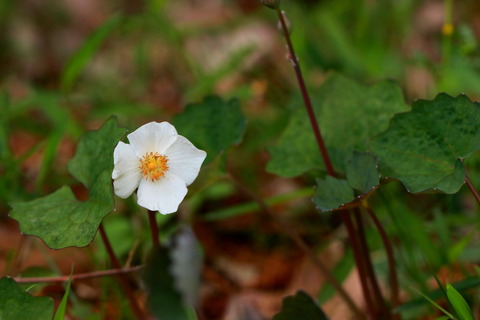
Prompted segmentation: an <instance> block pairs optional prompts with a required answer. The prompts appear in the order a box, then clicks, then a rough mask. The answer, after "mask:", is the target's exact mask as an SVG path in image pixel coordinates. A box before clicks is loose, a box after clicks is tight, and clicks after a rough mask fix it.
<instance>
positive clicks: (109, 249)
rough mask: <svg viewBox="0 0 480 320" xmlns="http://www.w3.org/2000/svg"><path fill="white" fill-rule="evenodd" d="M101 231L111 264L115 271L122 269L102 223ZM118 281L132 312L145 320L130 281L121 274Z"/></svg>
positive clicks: (138, 318) (136, 316)
mask: <svg viewBox="0 0 480 320" xmlns="http://www.w3.org/2000/svg"><path fill="white" fill-rule="evenodd" d="M98 230H99V231H100V235H101V237H102V240H103V244H104V245H105V249H106V250H107V253H108V256H109V258H110V262H111V264H112V265H113V267H114V268H115V269H121V268H122V267H121V265H120V262H119V261H118V258H117V256H116V255H115V252H114V251H113V247H112V244H111V243H110V240H109V239H108V236H107V233H106V232H105V228H104V227H103V224H102V223H100V226H99V228H98ZM117 279H118V281H119V283H120V285H121V286H122V289H123V292H124V293H125V294H126V296H127V298H128V302H129V304H130V308H131V309H132V312H133V314H134V316H135V318H136V319H137V320H142V319H145V316H144V314H143V312H142V310H141V309H140V307H139V306H138V304H137V300H136V299H135V297H134V295H133V291H132V288H131V287H130V285H129V283H128V279H127V278H126V277H125V274H122V273H119V274H117Z"/></svg>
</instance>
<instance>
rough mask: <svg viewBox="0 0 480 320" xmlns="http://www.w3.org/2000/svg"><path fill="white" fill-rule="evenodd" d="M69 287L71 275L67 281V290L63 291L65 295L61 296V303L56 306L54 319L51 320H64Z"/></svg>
mask: <svg viewBox="0 0 480 320" xmlns="http://www.w3.org/2000/svg"><path fill="white" fill-rule="evenodd" d="M72 271H73V269H72ZM71 285H72V275H71V274H70V279H68V282H67V288H66V289H65V294H64V295H63V298H62V301H61V302H60V304H59V305H58V308H57V312H55V317H54V318H53V320H64V319H65V312H66V311H67V303H68V295H69V294H70V287H71Z"/></svg>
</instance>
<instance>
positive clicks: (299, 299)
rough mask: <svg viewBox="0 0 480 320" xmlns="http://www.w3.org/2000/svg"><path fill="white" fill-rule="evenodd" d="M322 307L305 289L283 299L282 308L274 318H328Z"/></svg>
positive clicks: (284, 319) (309, 319)
mask: <svg viewBox="0 0 480 320" xmlns="http://www.w3.org/2000/svg"><path fill="white" fill-rule="evenodd" d="M327 319H328V318H327V316H326V315H325V313H323V311H322V309H320V307H318V306H317V305H316V304H315V301H313V299H312V298H311V297H310V296H309V295H308V294H306V293H305V292H303V291H299V292H297V294H296V295H294V296H289V297H286V298H285V299H283V304H282V310H280V312H279V313H277V314H276V315H275V316H274V317H273V320H327Z"/></svg>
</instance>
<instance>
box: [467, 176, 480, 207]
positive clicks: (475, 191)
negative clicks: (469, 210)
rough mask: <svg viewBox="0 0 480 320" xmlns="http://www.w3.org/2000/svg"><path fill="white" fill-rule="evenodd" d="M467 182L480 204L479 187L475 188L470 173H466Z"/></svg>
mask: <svg viewBox="0 0 480 320" xmlns="http://www.w3.org/2000/svg"><path fill="white" fill-rule="evenodd" d="M465 183H466V184H467V186H468V189H470V192H471V193H472V195H473V197H474V198H475V200H476V201H477V203H478V204H479V205H480V194H479V193H478V191H477V189H475V186H474V185H473V183H472V180H470V178H469V177H468V175H465Z"/></svg>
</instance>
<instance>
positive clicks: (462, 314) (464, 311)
mask: <svg viewBox="0 0 480 320" xmlns="http://www.w3.org/2000/svg"><path fill="white" fill-rule="evenodd" d="M447 297H448V301H450V303H451V305H452V307H453V309H455V312H456V313H457V315H458V318H459V320H474V319H473V313H472V310H471V309H470V307H469V306H468V304H467V302H466V301H465V299H464V298H463V297H462V295H461V294H460V293H459V292H458V291H457V290H456V289H455V288H454V287H453V286H452V285H451V284H450V283H447Z"/></svg>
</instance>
